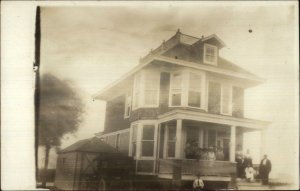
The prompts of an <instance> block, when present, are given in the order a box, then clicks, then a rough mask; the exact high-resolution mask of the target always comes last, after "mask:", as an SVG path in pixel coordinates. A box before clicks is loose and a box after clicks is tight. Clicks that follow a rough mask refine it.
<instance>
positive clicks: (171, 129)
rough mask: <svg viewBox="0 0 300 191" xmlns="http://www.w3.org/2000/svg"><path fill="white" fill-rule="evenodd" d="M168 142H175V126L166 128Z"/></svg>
mask: <svg viewBox="0 0 300 191" xmlns="http://www.w3.org/2000/svg"><path fill="white" fill-rule="evenodd" d="M168 132H169V134H168V140H172V141H175V140H176V127H175V126H169V127H168Z"/></svg>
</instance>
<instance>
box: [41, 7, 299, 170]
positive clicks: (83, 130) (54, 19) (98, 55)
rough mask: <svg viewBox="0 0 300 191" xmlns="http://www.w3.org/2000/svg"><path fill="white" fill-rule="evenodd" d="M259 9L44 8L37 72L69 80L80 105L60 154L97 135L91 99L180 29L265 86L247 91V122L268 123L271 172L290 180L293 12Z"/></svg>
mask: <svg viewBox="0 0 300 191" xmlns="http://www.w3.org/2000/svg"><path fill="white" fill-rule="evenodd" d="M253 4H254V3H253ZM258 4H259V2H255V5H252V6H237V4H236V5H233V4H232V3H231V4H230V5H228V6H216V4H215V3H214V4H212V5H214V6H211V5H210V6H207V5H206V6H204V5H202V4H201V3H196V2H193V3H179V2H177V3H176V2H175V3H172V4H167V3H162V4H161V5H158V4H157V3H155V4H154V5H152V6H151V5H150V4H148V6H143V5H141V4H139V6H137V5H135V6H130V4H126V6H125V5H123V6H99V7H76V8H75V7H72V8H70V7H68V8H67V7H64V8H58V7H55V8H45V7H43V8H42V11H41V15H42V19H41V22H42V25H41V26H42V48H41V70H42V72H51V73H53V74H55V75H57V76H58V77H61V78H63V79H68V80H72V81H73V82H74V85H76V86H77V87H78V88H80V89H81V92H82V93H83V94H84V95H83V97H84V100H85V103H86V105H87V113H86V114H85V121H84V123H83V124H82V126H81V127H80V130H79V131H78V133H77V135H76V136H77V137H75V138H74V137H72V136H69V138H68V139H67V138H66V140H65V141H64V144H63V146H66V145H69V144H70V143H73V142H74V141H76V140H79V139H82V138H88V137H91V136H93V134H94V133H96V132H99V131H102V130H103V124H104V114H105V103H104V102H101V101H94V102H93V101H92V99H91V96H92V95H93V94H94V93H96V92H97V91H99V90H101V89H102V88H103V87H105V86H106V85H108V84H109V83H111V82H112V81H113V80H116V79H118V78H120V77H121V76H122V74H124V73H126V72H127V71H129V70H130V69H131V68H133V67H134V66H135V65H137V64H138V60H139V58H140V57H142V56H144V55H146V54H147V53H148V52H149V51H150V49H154V48H156V47H157V46H159V45H160V44H161V42H162V41H163V40H167V39H168V38H170V37H171V36H172V35H174V34H175V32H176V30H177V29H178V28H180V30H181V32H183V33H185V34H189V35H193V36H197V37H201V36H202V35H204V36H207V35H210V34H217V35H218V36H219V37H220V38H221V39H222V40H223V41H224V42H225V43H226V47H224V48H223V49H222V50H221V51H220V55H221V56H223V57H224V58H226V59H228V60H230V61H232V62H234V63H235V64H237V65H239V66H241V67H243V68H245V69H247V70H249V71H250V72H253V73H255V74H256V75H258V76H260V77H263V78H265V79H266V83H265V84H263V85H260V86H258V87H255V88H251V89H249V90H247V92H246V106H245V107H246V111H245V112H246V117H249V118H254V119H262V120H268V121H271V122H272V125H271V126H270V128H269V130H268V132H269V133H268V144H267V151H268V154H269V155H270V158H271V160H273V161H274V162H275V163H276V164H278V165H277V166H276V167H275V171H277V172H282V173H290V174H291V173H293V172H294V171H295V169H297V168H295V165H291V166H290V168H288V167H286V166H285V165H286V164H287V163H281V162H284V161H289V163H290V162H292V163H293V164H294V162H295V161H296V160H297V149H298V146H297V143H298V141H297V140H298V130H297V128H298V121H297V120H298V119H297V118H298V114H297V111H298V110H297V108H298V103H297V101H298V99H297V93H298V64H297V60H296V59H297V56H298V55H297V52H296V49H295V48H296V42H298V41H297V36H296V35H297V33H296V29H297V28H296V27H297V22H296V19H297V18H296V14H295V11H296V9H297V8H296V6H291V5H268V6H266V5H260V6H256V5H258ZM250 29H251V30H252V33H250V32H249V30H250ZM253 136H255V137H256V135H249V137H250V138H249V142H250V143H247V145H253V144H252V143H254V142H255V143H257V145H256V146H255V145H254V146H253V148H258V145H259V142H257V141H253ZM251 137H252V138H251ZM253 148H252V150H251V152H252V153H255V149H253ZM254 155H255V154H254ZM275 158H276V159H275ZM280 163H281V164H283V165H280Z"/></svg>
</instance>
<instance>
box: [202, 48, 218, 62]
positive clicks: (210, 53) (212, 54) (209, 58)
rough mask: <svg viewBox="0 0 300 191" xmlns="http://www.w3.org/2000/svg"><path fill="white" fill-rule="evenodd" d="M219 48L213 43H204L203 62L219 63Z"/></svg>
mask: <svg viewBox="0 0 300 191" xmlns="http://www.w3.org/2000/svg"><path fill="white" fill-rule="evenodd" d="M217 58H218V48H217V47H216V46H213V45H209V44H204V56H203V62H204V63H206V64H213V65H216V64H217V60H218V59H217Z"/></svg>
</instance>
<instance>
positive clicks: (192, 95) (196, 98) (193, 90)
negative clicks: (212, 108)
mask: <svg viewBox="0 0 300 191" xmlns="http://www.w3.org/2000/svg"><path fill="white" fill-rule="evenodd" d="M188 104H189V106H191V107H200V106H201V75H199V74H194V73H190V79H189V100H188Z"/></svg>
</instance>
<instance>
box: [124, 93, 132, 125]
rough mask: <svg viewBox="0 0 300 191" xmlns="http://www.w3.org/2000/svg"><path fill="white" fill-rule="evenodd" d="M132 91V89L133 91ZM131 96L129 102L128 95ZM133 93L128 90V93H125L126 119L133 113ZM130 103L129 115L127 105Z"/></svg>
mask: <svg viewBox="0 0 300 191" xmlns="http://www.w3.org/2000/svg"><path fill="white" fill-rule="evenodd" d="M131 92H132V91H131ZM129 96H130V102H129V103H128V102H127V101H128V97H129ZM132 97H133V96H132V93H129V92H127V93H126V94H125V109H124V119H127V118H129V117H130V115H131V111H132V105H133V104H132V101H133V99H132ZM129 104H130V110H129V114H128V115H126V109H127V105H129Z"/></svg>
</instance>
